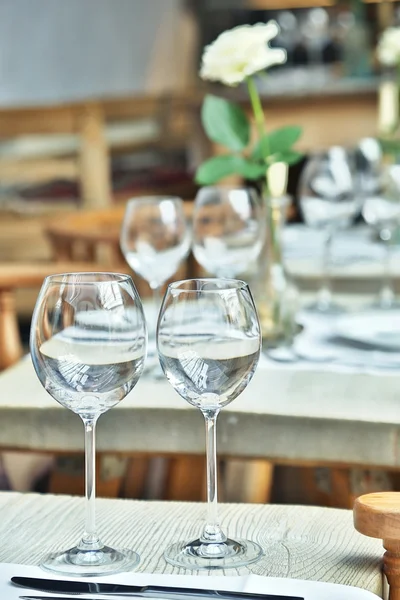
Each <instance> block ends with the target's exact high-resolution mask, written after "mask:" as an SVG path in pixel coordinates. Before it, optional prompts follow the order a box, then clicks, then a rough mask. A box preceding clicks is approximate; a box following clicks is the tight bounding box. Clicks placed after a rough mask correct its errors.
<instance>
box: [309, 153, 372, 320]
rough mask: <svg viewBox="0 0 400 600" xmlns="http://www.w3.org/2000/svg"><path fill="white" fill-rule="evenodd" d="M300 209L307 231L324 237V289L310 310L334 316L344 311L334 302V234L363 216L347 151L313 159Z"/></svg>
mask: <svg viewBox="0 0 400 600" xmlns="http://www.w3.org/2000/svg"><path fill="white" fill-rule="evenodd" d="M298 193H299V200H300V209H301V212H302V215H303V218H304V221H305V223H306V225H307V226H308V227H311V228H313V229H317V230H322V231H323V232H324V233H325V239H324V250H323V257H322V285H321V288H320V290H319V292H318V295H317V301H316V303H315V304H313V305H312V306H311V307H309V310H311V311H315V312H317V313H323V314H335V313H338V312H341V311H342V308H341V307H340V306H338V305H336V304H334V303H333V301H332V292H331V277H330V266H331V265H330V263H331V260H330V258H331V256H330V253H331V244H332V238H333V236H334V234H335V233H336V232H337V231H338V230H340V229H345V228H347V227H349V226H350V225H351V224H352V223H353V222H354V220H355V218H356V217H357V216H358V215H359V214H360V212H361V196H360V194H359V193H358V189H357V186H356V181H355V176H354V168H353V164H352V158H351V156H350V155H349V153H348V152H346V150H345V149H344V148H341V147H339V146H334V147H332V148H330V149H329V150H328V151H327V152H325V153H321V154H316V155H314V156H313V157H312V158H311V159H310V160H309V161H308V163H307V165H306V167H305V168H304V170H303V172H302V174H301V177H300V181H299V190H298Z"/></svg>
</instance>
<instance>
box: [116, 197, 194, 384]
mask: <svg viewBox="0 0 400 600" xmlns="http://www.w3.org/2000/svg"><path fill="white" fill-rule="evenodd" d="M120 244H121V249H122V252H123V254H124V256H125V259H126V262H127V263H128V265H129V266H130V267H131V269H132V270H133V271H135V273H137V274H138V275H140V277H142V278H143V279H144V280H145V281H147V282H148V284H149V285H150V288H151V290H152V292H153V306H152V307H149V306H146V305H145V312H146V318H147V326H148V333H149V349H148V361H147V365H146V370H147V369H150V370H151V369H152V368H155V369H156V370H157V369H158V370H160V369H159V363H158V358H157V354H156V342H155V335H156V323H157V316H158V311H159V309H160V304H161V297H160V291H161V288H162V286H163V285H164V284H165V283H166V282H167V281H168V279H170V278H171V277H172V276H173V275H174V274H175V273H176V272H177V270H178V268H179V266H180V264H181V262H182V261H183V259H184V258H185V257H186V256H187V255H188V253H189V250H190V232H189V227H188V225H187V222H186V218H185V213H184V208H183V201H182V199H181V198H176V197H164V196H144V197H140V198H133V199H132V200H130V201H129V202H128V203H127V205H126V210H125V215H124V220H123V223H122V229H121V236H120ZM160 372H161V371H160Z"/></svg>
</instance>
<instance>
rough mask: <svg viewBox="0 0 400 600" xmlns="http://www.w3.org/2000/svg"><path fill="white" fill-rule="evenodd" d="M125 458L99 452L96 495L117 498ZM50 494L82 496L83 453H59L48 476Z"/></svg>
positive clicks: (125, 462) (83, 480) (83, 483)
mask: <svg viewBox="0 0 400 600" xmlns="http://www.w3.org/2000/svg"><path fill="white" fill-rule="evenodd" d="M126 464H127V459H126V458H121V457H119V456H114V455H108V454H103V453H99V454H98V455H97V457H96V495H97V496H102V497H107V498H117V497H118V496H119V494H120V490H121V487H122V482H123V479H124V474H125V469H126ZM49 492H50V493H51V494H70V495H72V496H74V495H78V496H82V495H84V493H85V457H84V455H83V454H73V455H71V454H66V455H59V456H57V458H56V464H55V467H54V469H53V471H52V473H51V476H50V483H49Z"/></svg>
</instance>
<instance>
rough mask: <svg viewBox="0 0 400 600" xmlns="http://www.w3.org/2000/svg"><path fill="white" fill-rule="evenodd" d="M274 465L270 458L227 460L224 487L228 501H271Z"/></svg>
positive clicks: (225, 498) (261, 502) (259, 502)
mask: <svg viewBox="0 0 400 600" xmlns="http://www.w3.org/2000/svg"><path fill="white" fill-rule="evenodd" d="M273 478H274V465H273V463H271V462H269V461H268V460H253V459H248V460H243V459H237V460H236V459H235V460H233V459H229V460H226V461H225V466H224V477H223V489H224V496H225V497H224V500H225V501H226V502H250V503H257V504H264V503H266V502H270V500H271V494H272V485H273Z"/></svg>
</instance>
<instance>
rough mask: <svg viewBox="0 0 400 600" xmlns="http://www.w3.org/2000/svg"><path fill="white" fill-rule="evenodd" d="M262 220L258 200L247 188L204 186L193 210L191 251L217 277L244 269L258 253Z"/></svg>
mask: <svg viewBox="0 0 400 600" xmlns="http://www.w3.org/2000/svg"><path fill="white" fill-rule="evenodd" d="M264 236H265V224H264V219H263V211H262V206H261V202H260V200H259V199H258V197H257V194H256V192H255V191H254V190H251V189H247V188H230V187H218V188H217V187H204V188H202V189H201V190H200V191H199V192H198V194H197V196H196V201H195V207H194V212H193V254H194V256H195V258H196V260H197V262H198V263H199V264H200V265H201V266H202V267H204V268H205V269H206V271H208V272H209V273H212V274H213V275H217V276H218V277H235V276H237V275H238V274H240V273H244V272H245V271H246V270H247V269H248V267H249V266H250V265H251V264H252V263H254V261H255V260H256V259H257V257H258V255H259V254H260V251H261V248H262V245H263V243H264Z"/></svg>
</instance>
